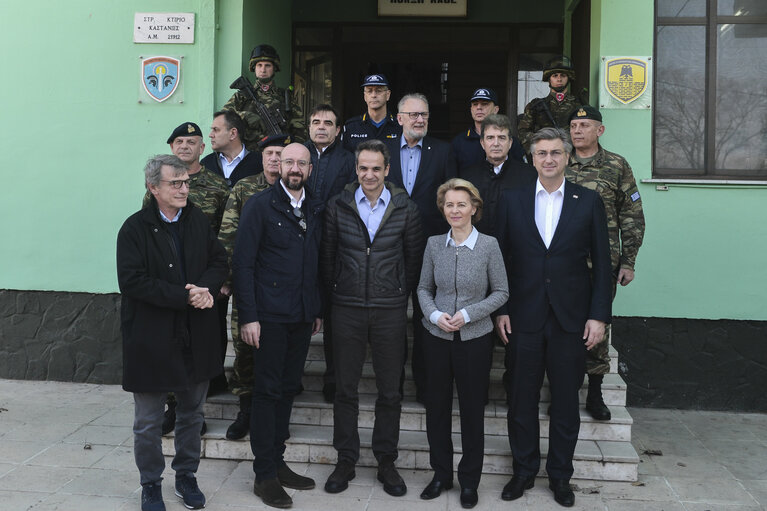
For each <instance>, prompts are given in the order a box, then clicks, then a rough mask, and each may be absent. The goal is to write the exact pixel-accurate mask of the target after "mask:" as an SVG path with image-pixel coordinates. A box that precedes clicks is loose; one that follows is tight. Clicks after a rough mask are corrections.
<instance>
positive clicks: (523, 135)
mask: <svg viewBox="0 0 767 511" xmlns="http://www.w3.org/2000/svg"><path fill="white" fill-rule="evenodd" d="M564 94H565V99H563V100H562V101H557V93H556V92H554V91H551V93H550V94H549V95H548V96H546V97H545V98H536V99H534V100H532V101H531V102H529V103H528V104H527V106H526V107H525V113H524V115H523V116H522V119H520V121H519V125H518V127H517V128H518V131H519V140H520V141H521V142H522V146H524V148H525V151H527V152H528V153H529V152H530V139H531V138H533V135H534V134H535V132H536V131H538V130H539V129H541V128H560V129H562V130H564V131H565V132H566V133H567V134H568V135H569V134H570V115H571V114H572V113H573V112H574V111H575V110H576V109H577V108H578V107H580V106H581V105H582V103H581V101H580V100H579V99H578V98H576V97H575V96H574V95H572V94H570V93H569V92H565V93H564ZM544 103H545V104H546V105H548V107H549V111H550V112H551V115H552V117H554V120H555V121H556V122H557V125H556V126H554V125H553V124H552V123H551V119H550V118H549V116H548V114H547V113H546V110H545V109H544V108H543V104H544Z"/></svg>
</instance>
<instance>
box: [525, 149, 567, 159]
mask: <svg viewBox="0 0 767 511" xmlns="http://www.w3.org/2000/svg"><path fill="white" fill-rule="evenodd" d="M533 155H534V156H535V157H536V158H541V159H543V158H546V157H547V156H551V157H552V158H554V159H555V160H557V159H559V158H561V157H562V156H564V155H565V152H564V151H561V150H559V149H555V150H554V151H535V152H534V153H533Z"/></svg>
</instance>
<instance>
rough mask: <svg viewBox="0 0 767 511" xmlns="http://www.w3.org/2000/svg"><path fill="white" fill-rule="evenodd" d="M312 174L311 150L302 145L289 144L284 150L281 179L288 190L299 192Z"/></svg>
mask: <svg viewBox="0 0 767 511" xmlns="http://www.w3.org/2000/svg"><path fill="white" fill-rule="evenodd" d="M311 173H312V159H311V155H310V154H309V149H307V148H306V147H304V145H302V144H296V143H294V144H289V145H287V146H285V149H283V150H282V163H281V165H280V178H281V179H282V182H283V183H284V184H285V187H286V188H287V189H288V190H293V191H296V192H299V193H300V191H301V190H302V189H303V187H304V183H306V180H307V179H308V178H309V174H311Z"/></svg>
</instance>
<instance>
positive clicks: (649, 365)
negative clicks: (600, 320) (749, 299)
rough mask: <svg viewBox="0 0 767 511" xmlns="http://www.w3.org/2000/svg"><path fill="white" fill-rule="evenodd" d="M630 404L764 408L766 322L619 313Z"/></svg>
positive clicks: (616, 333)
mask: <svg viewBox="0 0 767 511" xmlns="http://www.w3.org/2000/svg"><path fill="white" fill-rule="evenodd" d="M613 345H614V346H615V349H616V350H618V355H619V369H620V373H621V375H622V376H623V379H624V380H626V383H627V384H628V397H627V399H628V404H629V405H631V406H645V407H657V408H682V409H694V410H733V411H750V412H766V411H767V392H766V391H767V321H736V320H705V319H676V318H639V317H618V318H614V319H613Z"/></svg>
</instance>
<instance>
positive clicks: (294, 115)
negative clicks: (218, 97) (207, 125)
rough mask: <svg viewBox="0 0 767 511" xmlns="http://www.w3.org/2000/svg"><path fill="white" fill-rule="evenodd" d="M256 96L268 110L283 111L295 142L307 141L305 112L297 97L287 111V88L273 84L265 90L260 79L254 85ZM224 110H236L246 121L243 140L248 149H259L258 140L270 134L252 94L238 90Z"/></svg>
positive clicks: (288, 129) (292, 99)
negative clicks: (297, 101) (287, 111)
mask: <svg viewBox="0 0 767 511" xmlns="http://www.w3.org/2000/svg"><path fill="white" fill-rule="evenodd" d="M253 88H254V89H255V90H256V97H257V98H258V100H259V101H260V102H261V104H263V105H264V106H265V107H266V109H267V110H270V109H272V108H277V109H279V110H280V112H282V114H283V115H284V116H285V119H286V120H287V133H288V134H290V135H291V136H292V137H293V141H294V142H301V143H303V142H305V141H306V121H305V120H304V112H303V110H302V109H301V107H300V106H299V105H298V104H296V100H295V97H293V98H291V100H290V113H289V114H286V113H285V89H282V88H280V87H277V86H276V85H271V86H270V87H269V89H268V90H267V91H264V90H263V89H262V88H261V87H260V84H259V82H258V81H256V83H255V85H254V87H253ZM222 109H223V110H234V111H235V112H237V114H238V115H239V116H240V117H242V120H243V121H245V124H246V125H247V129H246V131H245V136H244V137H243V139H242V141H243V143H244V144H245V147H246V148H247V150H248V151H258V141H259V140H261V139H262V138H264V137H265V136H266V135H268V133H267V130H266V125H265V124H264V123H263V122H262V121H261V116H260V115H258V110H257V109H256V105H255V104H254V103H253V100H252V99H251V98H250V95H249V94H247V93H245V92H242V91H237V92H235V93H234V95H233V96H232V97H231V98H229V101H227V102H226V104H225V105H224V106H223V108H222Z"/></svg>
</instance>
